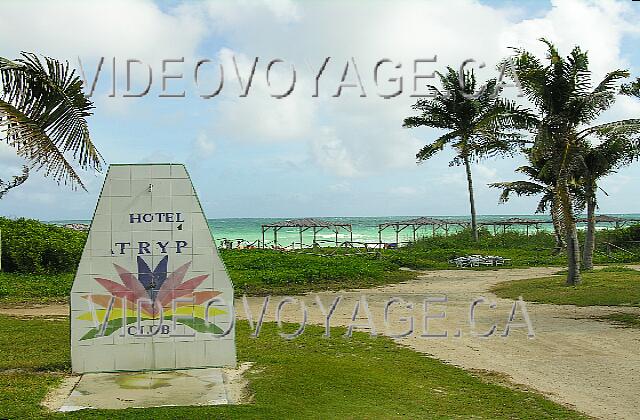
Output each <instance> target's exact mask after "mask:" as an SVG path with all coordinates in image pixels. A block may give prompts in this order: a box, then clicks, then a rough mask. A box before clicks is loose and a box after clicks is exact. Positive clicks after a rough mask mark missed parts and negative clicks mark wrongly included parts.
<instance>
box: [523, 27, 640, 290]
mask: <svg viewBox="0 0 640 420" xmlns="http://www.w3.org/2000/svg"><path fill="white" fill-rule="evenodd" d="M541 41H542V42H544V43H545V44H546V46H547V57H546V63H544V64H543V63H542V62H541V61H540V60H539V59H538V58H537V57H535V56H534V55H533V54H531V53H529V52H527V51H525V50H516V55H515V57H513V65H514V68H515V74H516V76H517V78H518V82H519V83H520V85H521V87H522V90H523V91H524V93H525V95H526V97H527V98H528V99H529V101H530V102H531V103H532V104H533V105H534V106H535V108H536V110H537V112H538V118H539V122H538V125H537V127H536V129H535V131H534V133H535V140H534V145H533V147H532V148H531V154H530V157H531V158H532V159H533V160H537V161H541V162H545V163H544V165H545V167H546V168H547V169H546V170H548V171H550V173H553V174H554V177H555V179H556V185H555V193H556V195H557V201H558V204H559V205H558V210H557V211H558V212H559V214H558V215H557V217H558V219H559V220H561V221H562V224H563V226H562V227H563V229H564V230H565V232H566V240H567V255H568V266H569V270H568V275H567V283H568V284H578V283H580V280H581V276H580V268H579V263H580V247H579V244H578V237H577V229H576V221H575V213H574V210H573V207H574V206H575V204H576V203H575V202H574V201H573V200H572V197H571V191H570V188H571V185H572V184H574V183H575V182H577V178H578V177H579V176H581V174H582V173H584V170H585V169H584V164H585V163H584V156H583V151H584V150H585V147H586V146H587V145H588V144H589V139H590V138H592V137H593V136H597V137H601V138H602V137H616V136H618V137H619V136H628V135H633V134H634V133H637V132H638V129H639V127H640V120H636V119H632V120H623V121H616V122H611V123H606V124H601V125H596V126H591V127H589V126H588V125H589V124H591V123H592V122H593V121H594V120H595V119H596V118H597V117H598V116H599V115H600V114H601V113H602V112H603V111H605V110H606V109H608V108H609V107H610V106H611V105H612V104H613V102H614V101H615V99H616V95H617V94H618V93H619V88H620V82H621V81H622V79H624V78H626V77H628V76H629V73H628V72H627V71H625V70H614V71H612V72H609V73H608V74H607V75H606V76H605V77H604V78H603V80H602V81H601V82H600V83H598V84H597V85H595V87H593V84H592V82H591V71H590V70H589V60H588V56H587V53H586V52H583V51H582V50H581V49H580V48H579V47H575V48H574V49H573V50H572V51H571V53H570V54H569V55H568V56H567V57H566V58H564V57H562V56H560V54H559V53H558V50H557V49H556V47H555V46H554V45H553V44H552V43H551V42H549V41H547V40H545V39H541ZM585 127H586V128H585Z"/></svg>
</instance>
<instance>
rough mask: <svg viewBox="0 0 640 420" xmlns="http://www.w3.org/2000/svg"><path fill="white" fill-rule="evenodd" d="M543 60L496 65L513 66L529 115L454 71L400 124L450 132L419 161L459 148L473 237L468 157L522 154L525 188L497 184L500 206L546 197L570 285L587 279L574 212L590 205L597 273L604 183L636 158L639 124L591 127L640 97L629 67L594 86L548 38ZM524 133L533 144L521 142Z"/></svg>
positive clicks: (544, 206)
mask: <svg viewBox="0 0 640 420" xmlns="http://www.w3.org/2000/svg"><path fill="white" fill-rule="evenodd" d="M540 41H542V42H543V43H544V44H545V45H546V47H547V54H546V57H545V58H544V59H542V60H541V59H539V58H538V57H536V56H535V55H534V54H532V53H530V52H528V51H526V50H523V49H516V50H515V55H514V56H513V57H510V58H508V59H505V60H503V62H502V63H500V66H501V68H503V69H507V68H509V69H510V72H509V73H510V74H509V77H510V78H511V79H512V80H513V82H514V83H515V85H516V87H518V88H519V89H520V91H521V93H522V94H523V96H524V97H526V99H527V100H528V103H529V105H530V106H531V107H532V110H531V111H530V110H528V109H526V108H520V107H518V106H516V105H515V104H514V103H511V102H507V101H505V100H503V99H499V95H500V94H501V91H502V89H503V87H504V85H503V84H501V83H497V82H496V80H490V81H489V82H487V84H486V85H484V86H483V87H482V88H481V89H480V90H479V91H478V92H477V91H476V86H475V84H476V82H475V77H474V76H473V73H472V72H462V71H463V70H462V69H461V72H462V73H457V72H456V71H454V70H453V69H451V68H449V69H448V73H447V75H446V76H445V75H442V74H439V76H440V81H441V84H442V91H441V90H439V89H438V88H437V87H434V86H431V87H430V93H431V94H432V95H433V98H432V99H427V100H424V99H420V100H418V101H417V102H416V104H415V105H414V106H413V109H414V110H417V111H420V112H421V115H419V116H415V117H410V118H407V119H405V120H404V126H405V127H418V126H428V127H432V128H436V129H444V130H448V132H447V133H446V134H444V135H443V136H441V137H439V138H438V139H437V140H436V141H435V142H433V143H430V144H427V145H426V146H424V148H423V149H422V150H420V152H418V154H417V158H418V161H419V162H421V161H424V160H426V159H428V158H430V157H432V156H433V155H435V154H436V153H437V152H438V151H440V150H442V149H443V148H444V147H445V146H446V145H447V144H451V145H452V146H453V147H454V149H455V150H456V153H457V155H456V158H455V159H454V160H453V161H452V162H451V163H450V165H455V164H461V163H464V164H465V167H466V171H467V180H468V189H469V200H470V205H471V217H472V231H473V239H474V240H476V241H477V240H478V234H477V226H476V223H475V205H474V198H473V186H472V177H471V172H470V165H469V161H470V160H477V159H479V158H482V157H484V156H491V155H495V154H505V153H507V154H509V153H513V152H514V151H516V150H519V151H520V152H522V153H523V154H524V155H525V156H526V157H527V158H528V160H529V162H530V163H529V165H526V166H522V167H520V168H518V169H517V171H518V172H522V173H524V174H526V175H528V176H529V178H530V180H528V181H515V182H503V183H494V184H491V186H493V187H498V188H501V189H502V190H503V193H502V195H501V197H500V201H502V202H504V201H506V200H507V199H508V198H509V195H510V194H511V193H515V194H517V195H537V194H541V195H542V199H541V201H540V203H539V205H538V208H537V211H538V212H545V211H547V210H549V211H550V212H551V215H552V218H553V222H554V229H555V232H556V237H557V241H556V242H557V244H556V245H557V248H558V249H563V248H564V249H565V251H566V252H565V253H566V264H567V268H568V270H567V276H566V283H567V285H578V284H580V282H581V270H580V265H581V247H580V242H579V239H578V229H577V226H576V214H577V213H579V212H581V211H582V210H583V209H584V208H585V207H586V209H587V214H588V218H589V223H588V228H587V235H586V237H585V241H584V247H583V248H582V262H583V264H584V268H585V269H592V268H593V251H594V244H595V232H596V231H595V210H596V207H597V198H596V193H597V191H598V189H599V187H598V181H599V180H600V179H601V178H602V177H604V176H606V175H608V174H610V173H612V172H615V171H616V170H617V169H618V168H620V167H622V166H625V165H628V164H630V163H631V162H633V161H635V160H636V159H637V158H638V156H639V155H640V146H639V143H638V140H639V136H640V119H627V120H621V121H612V122H608V123H604V124H597V125H593V124H594V122H595V121H596V120H597V118H598V117H599V116H600V115H601V114H602V113H603V112H605V111H606V110H607V109H609V108H610V107H611V106H612V105H613V104H614V102H615V100H616V98H617V96H618V95H619V94H626V95H633V96H640V95H639V91H640V89H638V81H636V82H633V83H630V84H627V85H623V83H622V82H623V80H624V79H626V78H628V77H629V75H630V74H629V72H628V71H626V70H619V69H617V70H612V71H610V72H609V73H607V74H606V75H605V77H604V78H603V79H602V80H601V81H600V82H598V83H597V84H595V85H594V84H593V83H592V80H591V75H592V72H591V70H590V68H589V59H588V56H587V53H586V52H584V51H582V50H581V49H580V47H575V48H574V49H573V50H572V51H571V52H570V54H569V55H568V56H567V57H563V56H562V55H560V53H559V51H558V49H557V48H556V47H555V45H553V43H551V42H550V41H548V40H546V39H541V40H540ZM524 132H528V133H529V134H530V138H523V136H522V133H524Z"/></svg>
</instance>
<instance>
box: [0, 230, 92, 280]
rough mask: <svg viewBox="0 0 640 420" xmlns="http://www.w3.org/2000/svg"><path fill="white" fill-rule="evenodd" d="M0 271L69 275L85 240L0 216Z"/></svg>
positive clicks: (68, 232)
mask: <svg viewBox="0 0 640 420" xmlns="http://www.w3.org/2000/svg"><path fill="white" fill-rule="evenodd" d="M0 230H1V231H2V271H6V272H16V273H37V274H42V273H69V272H73V271H75V269H76V268H77V267H78V263H79V262H80V256H81V255H82V249H83V247H84V243H85V242H86V239H87V234H86V233H85V232H78V231H74V230H71V229H66V228H63V227H59V226H54V225H49V224H46V223H42V222H39V221H37V220H31V219H23V218H21V219H15V220H12V219H7V218H4V217H0Z"/></svg>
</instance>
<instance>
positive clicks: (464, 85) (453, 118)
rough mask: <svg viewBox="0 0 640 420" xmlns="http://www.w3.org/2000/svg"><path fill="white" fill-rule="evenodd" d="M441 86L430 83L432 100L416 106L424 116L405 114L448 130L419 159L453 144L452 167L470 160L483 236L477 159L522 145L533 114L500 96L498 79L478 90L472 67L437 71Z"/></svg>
mask: <svg viewBox="0 0 640 420" xmlns="http://www.w3.org/2000/svg"><path fill="white" fill-rule="evenodd" d="M436 74H437V75H438V78H439V79H440V83H441V88H440V89H439V88H438V87H436V86H433V85H430V86H428V87H427V88H428V91H429V93H430V94H431V95H432V96H433V97H432V98H430V99H420V100H418V101H417V102H416V104H415V105H414V106H413V109H414V110H415V111H418V112H419V115H417V116H412V117H408V118H405V120H404V124H403V126H404V127H419V126H427V127H432V128H436V129H442V130H447V133H445V134H444V135H442V136H440V137H439V138H437V139H436V140H435V141H434V142H432V143H430V144H427V145H425V146H424V147H423V148H422V149H421V150H420V151H419V152H418V153H417V154H416V158H417V159H418V162H422V161H425V160H427V159H429V158H431V157H433V156H434V155H435V154H436V153H438V152H439V151H441V150H443V149H444V147H445V146H447V145H450V146H452V147H453V149H454V150H455V152H456V156H455V158H454V159H453V160H452V161H451V162H450V164H449V165H450V166H454V165H464V166H465V170H466V173H467V183H468V190H469V204H470V207H471V226H472V230H473V235H474V238H475V239H476V240H477V238H478V230H477V222H476V209H475V199H474V194H473V180H472V175H471V162H472V161H476V160H478V159H481V158H483V157H488V156H495V155H498V154H504V153H506V154H509V153H512V152H514V151H515V150H517V148H518V146H519V145H520V144H521V143H522V142H523V138H522V137H521V136H520V134H519V133H518V132H517V131H516V130H517V129H519V128H526V127H529V125H530V124H531V121H532V116H531V115H530V114H529V113H528V112H526V111H524V110H522V109H520V108H519V107H518V106H517V105H516V104H515V103H514V102H512V101H506V100H503V99H500V98H499V97H498V95H499V93H500V89H501V86H500V85H498V83H497V81H496V80H495V79H491V80H489V81H488V82H487V83H486V84H485V85H484V86H482V87H480V88H479V89H477V85H476V78H475V75H474V74H473V72H472V71H465V72H463V73H462V74H459V73H458V72H456V71H455V70H454V69H452V68H451V67H447V72H446V73H445V74H442V73H439V72H436Z"/></svg>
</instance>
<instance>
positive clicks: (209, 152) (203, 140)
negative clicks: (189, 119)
mask: <svg viewBox="0 0 640 420" xmlns="http://www.w3.org/2000/svg"><path fill="white" fill-rule="evenodd" d="M194 149H195V150H194V152H195V154H196V155H197V156H198V157H200V158H205V159H206V158H209V157H211V156H213V154H214V152H215V151H216V144H215V142H214V141H213V140H211V139H210V138H209V136H207V135H206V134H205V133H200V134H198V137H196V141H195V144H194Z"/></svg>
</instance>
